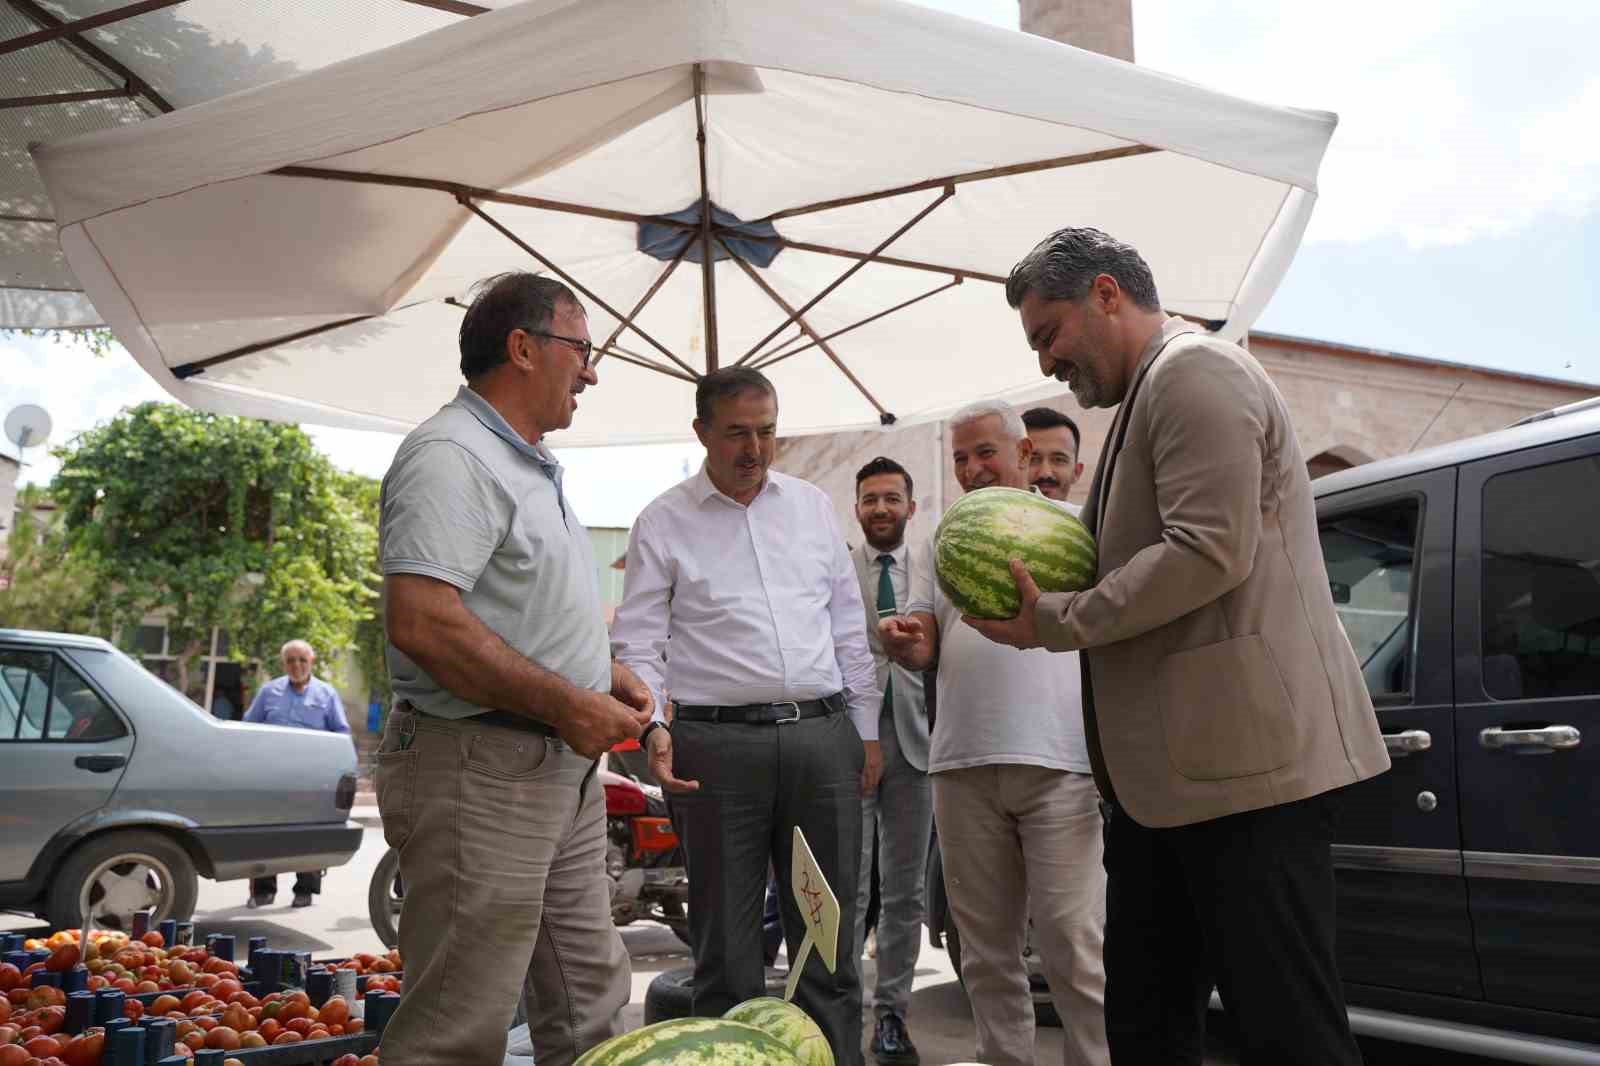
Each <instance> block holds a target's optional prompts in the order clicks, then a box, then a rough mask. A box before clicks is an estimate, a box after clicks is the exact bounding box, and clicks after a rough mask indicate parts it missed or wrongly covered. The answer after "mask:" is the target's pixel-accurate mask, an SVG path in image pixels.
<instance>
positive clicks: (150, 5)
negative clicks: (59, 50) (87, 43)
mask: <svg viewBox="0 0 1600 1066" xmlns="http://www.w3.org/2000/svg"><path fill="white" fill-rule="evenodd" d="M183 2H184V0H140V2H139V3H137V4H127V5H125V6H123V7H114V8H112V9H111V10H110V11H102V12H100V14H98V15H90V16H89V17H88V18H81V19H73V20H72V21H71V22H62V21H59V20H54V25H46V26H45V27H44V28H43V29H39V30H34V31H33V32H32V33H24V34H23V35H22V36H20V37H13V38H11V39H10V40H9V41H0V56H3V55H9V54H11V53H12V52H20V51H22V50H23V49H24V48H32V47H33V46H34V45H37V44H45V43H47V42H49V41H54V40H58V39H59V38H62V37H72V36H74V35H76V34H79V33H83V32H84V31H85V30H92V29H95V28H96V27H99V26H109V25H110V24H111V23H113V22H121V21H123V20H124V19H131V18H136V17H138V16H139V15H143V14H146V13H148V12H151V11H160V10H161V9H162V8H164V7H175V6H176V5H178V4H181V3H183Z"/></svg>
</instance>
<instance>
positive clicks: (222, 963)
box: [200, 958, 239, 974]
mask: <svg viewBox="0 0 1600 1066" xmlns="http://www.w3.org/2000/svg"><path fill="white" fill-rule="evenodd" d="M200 969H201V970H202V971H204V972H205V973H217V974H222V973H233V974H237V973H238V972H239V967H238V966H236V965H235V964H234V963H231V962H229V961H228V960H227V959H223V958H211V959H207V960H206V961H205V965H203V966H201V967H200Z"/></svg>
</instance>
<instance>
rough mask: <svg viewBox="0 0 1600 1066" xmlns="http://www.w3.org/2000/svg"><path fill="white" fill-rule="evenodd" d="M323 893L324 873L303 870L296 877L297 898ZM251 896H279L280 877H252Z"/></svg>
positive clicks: (295, 890) (295, 892)
mask: <svg viewBox="0 0 1600 1066" xmlns="http://www.w3.org/2000/svg"><path fill="white" fill-rule="evenodd" d="M321 892H322V871H321V870H302V871H301V872H300V873H297V874H295V875H294V894H295V895H297V896H315V895H319V894H321ZM250 894H251V895H252V896H276V895H277V894H278V877H277V875H276V874H273V875H272V876H271V877H252V878H251V879H250Z"/></svg>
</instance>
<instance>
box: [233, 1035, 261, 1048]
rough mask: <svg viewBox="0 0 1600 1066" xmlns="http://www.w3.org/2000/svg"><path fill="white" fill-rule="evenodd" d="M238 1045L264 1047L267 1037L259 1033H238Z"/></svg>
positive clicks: (242, 1046)
mask: <svg viewBox="0 0 1600 1066" xmlns="http://www.w3.org/2000/svg"><path fill="white" fill-rule="evenodd" d="M239 1046H240V1047H241V1048H251V1047H266V1046H267V1038H266V1037H264V1036H262V1035H261V1034H260V1033H240V1034H239Z"/></svg>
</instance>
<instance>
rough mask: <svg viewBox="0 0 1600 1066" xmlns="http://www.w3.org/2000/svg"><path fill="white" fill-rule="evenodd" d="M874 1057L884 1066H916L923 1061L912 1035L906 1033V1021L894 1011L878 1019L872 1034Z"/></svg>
mask: <svg viewBox="0 0 1600 1066" xmlns="http://www.w3.org/2000/svg"><path fill="white" fill-rule="evenodd" d="M872 1057H873V1058H875V1059H877V1060H878V1061H879V1062H880V1063H883V1064H884V1066H916V1064H917V1063H918V1062H920V1061H921V1057H920V1056H919V1055H918V1054H917V1046H916V1045H915V1044H913V1043H912V1042H911V1034H910V1033H908V1032H906V1023H905V1019H904V1018H902V1017H900V1015H898V1014H895V1013H894V1012H893V1011H890V1012H889V1013H887V1014H884V1015H882V1016H881V1017H879V1018H878V1025H877V1027H876V1028H875V1029H874V1030H873V1032H872Z"/></svg>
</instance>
